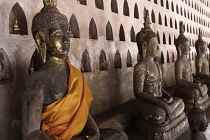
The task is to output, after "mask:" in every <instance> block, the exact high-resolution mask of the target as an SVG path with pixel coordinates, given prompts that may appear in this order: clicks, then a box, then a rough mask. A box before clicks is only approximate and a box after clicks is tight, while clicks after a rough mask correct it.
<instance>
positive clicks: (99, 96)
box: [0, 0, 210, 140]
mask: <svg viewBox="0 0 210 140" xmlns="http://www.w3.org/2000/svg"><path fill="white" fill-rule="evenodd" d="M161 1H163V5H164V6H161ZM16 2H18V3H19V5H20V6H21V7H22V9H23V11H24V13H25V16H26V21H27V25H28V26H27V29H28V35H16V34H10V32H9V28H10V27H9V21H10V12H11V10H12V7H13V6H14V5H15V4H16ZM127 2H128V7H129V16H125V15H123V7H124V0H117V7H118V13H114V12H112V11H111V0H104V1H103V3H104V10H102V9H98V8H97V7H96V6H95V0H87V5H82V4H80V3H79V0H65V1H64V0H62V1H58V6H57V7H58V9H59V10H60V12H61V13H63V14H64V15H66V16H67V18H68V19H69V20H70V18H71V16H72V15H73V14H74V15H75V17H76V19H77V22H78V25H79V30H80V38H71V49H70V53H69V57H70V62H71V63H72V64H73V65H74V66H75V67H76V68H78V69H79V70H80V69H81V59H82V54H83V52H84V50H85V49H86V50H87V51H88V54H89V56H90V64H91V68H92V71H91V72H85V73H84V75H85V77H86V79H87V82H88V84H89V86H90V88H91V91H92V93H93V96H94V100H93V102H92V105H91V110H90V112H91V114H92V115H98V114H101V113H103V112H105V111H108V110H110V109H111V108H113V107H115V106H118V105H120V104H123V103H125V102H127V101H129V100H131V99H133V98H134V95H133V67H127V65H126V61H127V52H128V50H129V51H130V53H131V57H132V65H133V66H134V65H135V64H136V63H137V55H138V49H137V45H136V43H135V42H131V36H130V32H131V28H132V27H133V28H134V31H135V34H137V32H139V31H140V30H141V28H142V27H143V22H144V11H145V8H146V9H148V10H149V12H150V15H152V14H151V13H152V11H154V16H150V17H151V19H153V22H155V23H153V24H152V25H151V27H152V29H153V31H154V32H157V33H158V34H159V40H160V42H159V46H160V49H161V50H160V55H159V57H158V61H159V62H161V60H164V63H161V67H162V70H163V86H164V87H167V86H171V85H174V84H175V79H174V62H172V53H174V55H175V59H176V58H177V56H176V55H177V52H176V48H175V46H174V45H173V44H174V38H177V37H178V35H179V22H180V21H184V23H185V27H186V31H187V27H188V28H189V29H188V30H190V28H191V33H190V31H188V32H186V33H185V35H186V36H187V37H188V38H189V39H190V42H191V46H192V47H191V54H192V55H191V56H193V60H190V61H191V63H192V69H193V71H194V72H195V66H194V60H195V55H196V52H195V48H194V43H195V41H196V40H197V36H198V35H197V33H198V29H199V28H201V29H202V31H203V33H204V37H203V39H204V40H205V41H206V42H207V43H208V44H209V42H210V39H209V35H210V34H209V25H210V20H209V15H210V10H209V7H208V6H210V5H209V2H208V1H205V4H204V3H203V2H201V1H199V0H188V1H186V3H185V1H182V0H157V4H156V3H154V0H150V1H148V0H127ZM167 2H168V3H169V9H167V6H166V5H167ZM172 3H173V8H174V11H172ZM189 3H190V4H189ZM135 4H136V5H137V7H138V11H137V12H138V13H139V19H137V18H134V6H135ZM189 5H194V6H193V8H192V6H189ZM206 5H208V6H206ZM42 7H43V4H42V0H36V1H29V0H0V30H1V34H2V36H1V37H0V48H3V49H4V51H5V52H6V53H7V55H8V56H9V59H10V61H11V64H12V68H13V71H14V81H13V82H12V83H9V84H6V85H2V86H0V113H1V114H2V115H1V117H0V126H2V128H4V129H0V134H1V135H0V136H1V137H3V138H4V139H5V140H6V139H9V140H10V139H11V140H14V139H21V136H20V127H21V125H20V124H21V122H20V118H21V117H20V112H21V97H22V95H23V92H24V82H25V79H26V77H27V73H28V68H29V65H30V60H31V56H32V54H33V52H34V51H35V49H36V44H35V42H34V40H33V37H32V34H31V25H32V19H33V17H34V15H35V14H36V13H38V12H39V11H40V10H41V8H42ZM176 7H178V10H179V14H178V13H177V8H176ZM195 7H199V9H202V10H199V11H197V9H198V8H196V9H195ZM180 9H182V11H183V15H181V14H180V13H181V12H180ZM184 11H186V13H187V14H186V15H188V13H189V15H191V14H192V17H193V19H190V18H188V17H186V16H184ZM201 11H203V13H202V12H201ZM204 13H205V14H204ZM159 15H161V21H162V25H160V23H159V21H160V20H159V18H158V17H159ZM207 15H208V16H207ZM154 17H155V18H154ZM165 17H166V18H165ZM190 17H191V16H190ZM194 17H195V19H194ZM92 18H93V19H94V21H95V23H96V27H97V33H98V39H89V24H90V21H91V19H92ZM198 18H200V23H199V22H197V19H198ZM170 19H171V21H172V23H171V24H172V26H173V27H170ZM108 21H109V22H110V23H111V26H112V30H113V40H106V25H107V23H108ZM166 21H167V26H165V22H166ZM204 22H205V23H206V24H205V26H204V24H201V23H204ZM121 25H122V26H123V28H124V33H125V41H120V39H119V30H120V26H121ZM175 27H177V28H175ZM193 30H194V33H193ZM164 35H165V42H164V39H163V38H164V37H163V36H164ZM169 36H170V38H171V43H170V41H169ZM102 50H104V52H105V54H106V59H107V62H108V70H106V71H100V65H99V63H100V62H99V57H100V54H101V51H102ZM117 50H118V51H119V53H120V55H121V60H122V68H121V69H115V66H114V57H115V54H116V52H117ZM161 52H162V53H163V56H162V58H161ZM167 52H168V54H169V61H168V62H167Z"/></svg>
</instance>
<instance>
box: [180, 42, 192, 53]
mask: <svg viewBox="0 0 210 140" xmlns="http://www.w3.org/2000/svg"><path fill="white" fill-rule="evenodd" d="M182 54H184V55H189V54H190V42H189V41H186V42H185V43H184V44H183V46H182Z"/></svg>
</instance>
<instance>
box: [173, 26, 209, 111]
mask: <svg viewBox="0 0 210 140" xmlns="http://www.w3.org/2000/svg"><path fill="white" fill-rule="evenodd" d="M175 45H176V49H177V52H178V59H177V60H176V62H175V78H176V83H177V96H178V97H180V98H182V99H183V101H184V102H185V112H186V113H188V112H189V111H190V110H191V109H192V107H193V103H194V98H198V105H199V106H200V107H201V109H202V110H205V109H207V108H208V107H209V105H210V104H209V103H210V102H209V101H210V100H209V97H208V94H207V90H208V88H207V86H206V85H205V84H202V83H200V82H199V81H198V80H196V79H194V78H193V74H192V67H191V63H190V61H189V60H188V59H187V56H188V55H189V53H190V43H189V40H188V39H187V38H186V37H185V35H184V25H183V22H181V24H180V35H179V37H178V38H177V39H176V41H175ZM194 93H196V94H194Z"/></svg>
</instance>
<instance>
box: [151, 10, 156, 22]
mask: <svg viewBox="0 0 210 140" xmlns="http://www.w3.org/2000/svg"><path fill="white" fill-rule="evenodd" d="M151 14H152V23H155V13H154V11H153V10H152V13H151Z"/></svg>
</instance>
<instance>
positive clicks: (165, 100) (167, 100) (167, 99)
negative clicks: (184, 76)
mask: <svg viewBox="0 0 210 140" xmlns="http://www.w3.org/2000/svg"><path fill="white" fill-rule="evenodd" d="M163 101H164V102H165V103H167V104H170V103H172V102H173V98H172V97H170V98H163Z"/></svg>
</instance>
